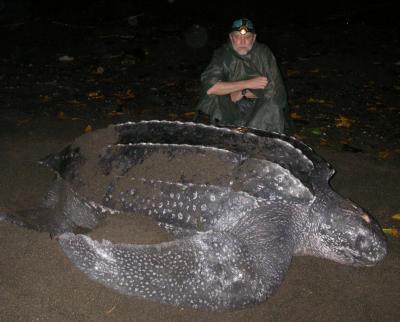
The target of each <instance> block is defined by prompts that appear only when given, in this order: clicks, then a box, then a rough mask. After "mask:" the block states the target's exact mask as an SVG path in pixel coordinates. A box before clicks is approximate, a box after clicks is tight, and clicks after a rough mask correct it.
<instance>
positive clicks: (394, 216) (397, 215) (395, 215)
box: [392, 213, 400, 220]
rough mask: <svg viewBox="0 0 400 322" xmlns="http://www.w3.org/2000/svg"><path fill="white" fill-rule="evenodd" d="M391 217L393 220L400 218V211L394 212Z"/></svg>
mask: <svg viewBox="0 0 400 322" xmlns="http://www.w3.org/2000/svg"><path fill="white" fill-rule="evenodd" d="M392 218H393V219H394V220H400V213H398V214H394V215H393V216H392Z"/></svg>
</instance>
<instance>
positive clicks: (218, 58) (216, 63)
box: [200, 49, 225, 95]
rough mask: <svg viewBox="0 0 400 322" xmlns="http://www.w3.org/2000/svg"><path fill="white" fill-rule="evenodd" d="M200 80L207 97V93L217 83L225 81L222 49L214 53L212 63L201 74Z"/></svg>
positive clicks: (203, 92)
mask: <svg viewBox="0 0 400 322" xmlns="http://www.w3.org/2000/svg"><path fill="white" fill-rule="evenodd" d="M200 80H201V86H202V94H203V95H207V91H208V90H209V89H210V88H211V87H212V86H214V85H215V84H216V83H217V82H219V81H223V80H225V77H224V71H223V55H222V52H221V49H219V50H216V51H215V52H214V54H213V57H212V59H211V62H210V64H209V65H208V66H207V68H206V69H205V71H204V72H203V73H202V74H201V78H200Z"/></svg>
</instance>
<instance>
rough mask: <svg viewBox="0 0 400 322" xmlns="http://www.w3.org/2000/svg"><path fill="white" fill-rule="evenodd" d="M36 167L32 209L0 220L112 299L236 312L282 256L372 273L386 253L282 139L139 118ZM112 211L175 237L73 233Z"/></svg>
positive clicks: (307, 155)
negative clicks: (45, 236) (42, 179)
mask: <svg viewBox="0 0 400 322" xmlns="http://www.w3.org/2000/svg"><path fill="white" fill-rule="evenodd" d="M42 163H44V164H46V165H47V166H49V167H50V168H51V169H52V170H54V171H55V173H56V174H57V176H56V177H57V179H56V180H55V182H54V184H53V186H52V188H51V189H50V191H49V193H48V195H47V196H46V197H45V198H44V201H43V205H42V206H41V207H40V208H37V209H32V210H25V211H20V212H17V213H15V214H8V215H3V219H7V220H9V221H12V222H14V223H17V224H20V225H24V226H27V227H30V228H34V229H38V230H47V231H49V232H51V233H52V234H53V235H55V236H56V239H57V240H58V241H59V243H60V245H61V248H62V250H63V251H64V252H65V254H66V255H67V256H68V257H69V259H70V260H71V261H72V262H73V263H74V264H75V265H76V266H77V267H78V268H79V269H80V270H82V271H83V272H84V273H85V274H87V275H88V276H89V277H90V278H91V279H93V280H95V281H98V282H100V283H102V284H104V285H105V286H108V287H111V288H113V289H115V290H117V291H119V292H121V293H124V294H129V295H134V296H138V297H142V298H146V299H152V300H156V301H159V302H162V303H169V304H174V305H179V306H191V307H194V308H205V309H211V310H223V309H230V308H237V307H241V306H243V305H246V304H249V303H256V302H261V301H264V300H265V299H267V298H268V297H269V296H271V295H272V294H273V292H274V291H275V290H276V289H277V288H278V286H279V285H280V284H281V282H282V280H283V278H284V276H285V274H286V272H287V270H288V267H289V264H290V262H291V259H292V256H295V255H312V256H318V257H323V258H327V259H331V260H334V261H336V262H339V263H342V264H348V265H354V266H372V265H375V264H376V263H377V262H379V261H380V260H382V258H383V257H384V256H385V255H386V241H385V237H384V234H383V233H382V231H381V229H380V227H379V225H378V223H377V222H376V221H375V220H374V219H373V218H372V217H371V216H370V215H368V214H366V213H365V212H364V211H363V210H362V209H361V208H360V207H358V206H357V205H355V204H354V203H352V202H351V201H349V200H347V199H344V198H343V197H341V196H340V195H338V194H337V193H336V192H334V191H333V190H332V188H331V187H330V185H329V179H330V178H331V176H332V175H333V173H334V171H333V169H332V168H331V166H330V165H329V164H328V163H326V162H325V161H324V160H323V159H322V158H321V157H320V156H318V155H317V154H316V153H314V152H313V151H312V150H311V149H310V148H309V147H308V146H306V145H305V144H303V143H301V142H300V141H298V140H296V139H295V138H292V137H287V136H284V135H280V134H276V133H268V132H263V131H259V130H254V129H242V131H238V130H237V129H228V128H218V127H213V126H206V125H203V124H194V123H181V122H168V121H142V122H138V123H124V124H119V125H111V126H109V127H108V128H106V129H101V130H97V131H94V132H92V133H90V134H85V135H83V136H81V137H80V138H78V139H77V140H76V141H75V142H73V143H72V144H71V145H69V146H67V147H66V148H65V149H63V150H62V151H61V152H60V153H57V154H53V155H50V156H48V157H47V158H45V159H44V160H42ZM115 213H127V214H132V215H134V214H144V215H147V216H150V217H151V218H153V219H155V220H156V221H157V222H159V223H160V224H161V225H163V227H165V228H166V229H168V231H169V232H171V233H172V234H173V235H174V236H175V239H174V240H173V241H170V242H163V243H160V244H153V245H134V244H113V243H112V242H111V241H102V242H99V241H95V240H92V239H91V238H90V237H88V236H87V235H84V234H78V233H85V232H88V231H90V230H92V229H94V228H95V227H96V226H97V225H98V223H99V222H100V221H101V220H102V219H103V218H104V217H105V216H106V215H108V214H115Z"/></svg>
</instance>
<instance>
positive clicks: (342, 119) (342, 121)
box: [335, 115, 354, 128]
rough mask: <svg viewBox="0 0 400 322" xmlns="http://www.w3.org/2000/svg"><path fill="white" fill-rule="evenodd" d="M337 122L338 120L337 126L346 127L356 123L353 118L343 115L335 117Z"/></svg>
mask: <svg viewBox="0 0 400 322" xmlns="http://www.w3.org/2000/svg"><path fill="white" fill-rule="evenodd" d="M335 122H336V123H335V125H336V127H346V128H349V127H350V126H351V125H352V124H353V123H354V121H353V120H351V119H349V118H348V117H346V116H343V115H339V117H337V118H336V119H335Z"/></svg>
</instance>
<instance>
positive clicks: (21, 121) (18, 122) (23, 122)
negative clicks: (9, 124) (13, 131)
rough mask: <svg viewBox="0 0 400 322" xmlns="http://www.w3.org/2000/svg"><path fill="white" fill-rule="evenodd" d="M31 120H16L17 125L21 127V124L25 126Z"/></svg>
mask: <svg viewBox="0 0 400 322" xmlns="http://www.w3.org/2000/svg"><path fill="white" fill-rule="evenodd" d="M30 120H31V119H22V120H17V125H18V126H19V125H21V124H26V123H28V122H29V121H30Z"/></svg>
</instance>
